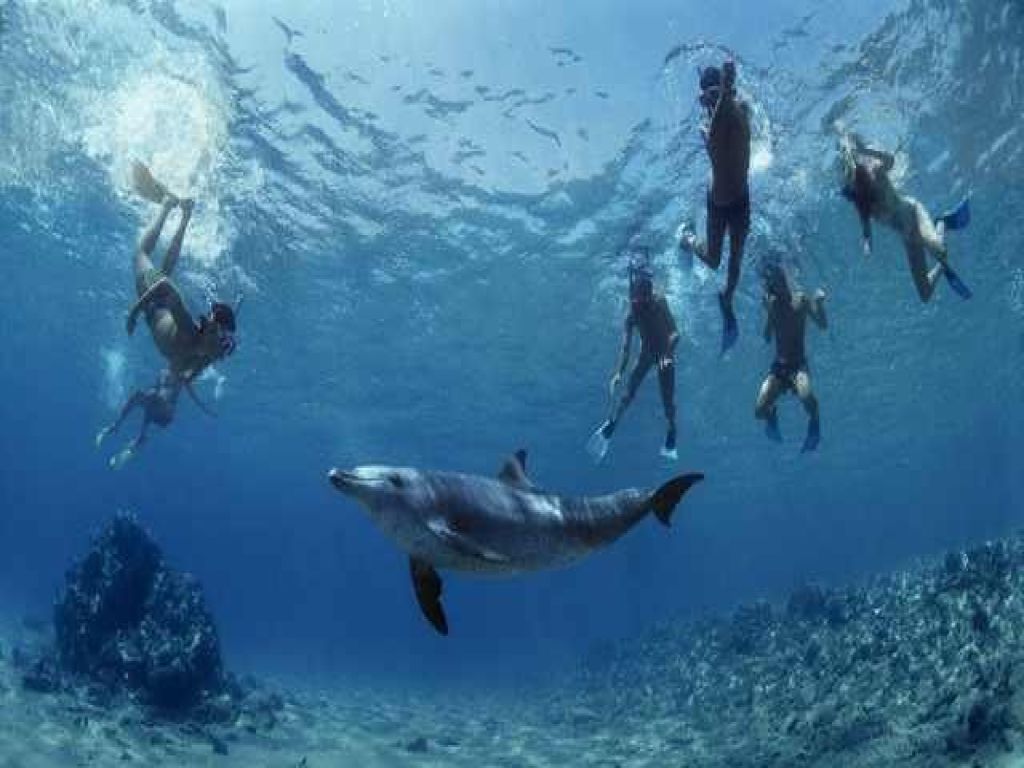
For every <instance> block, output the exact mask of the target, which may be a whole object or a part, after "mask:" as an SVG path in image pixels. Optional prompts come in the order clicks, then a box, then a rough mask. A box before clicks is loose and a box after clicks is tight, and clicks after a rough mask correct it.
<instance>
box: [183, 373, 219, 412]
mask: <svg viewBox="0 0 1024 768" xmlns="http://www.w3.org/2000/svg"><path fill="white" fill-rule="evenodd" d="M185 391H186V392H188V396H189V397H191V398H192V402H193V403H195V404H196V405H197V406H199V410H201V411H202V412H203V413H205V414H206V415H207V416H212V417H213V418H216V417H217V412H216V411H214V410H213V409H212V408H210V407H209V406H208V405H206V403H204V402H203V401H202V400H200V399H199V395H197V394H196V391H195V390H194V389H193V388H192V380H191V379H186V380H185Z"/></svg>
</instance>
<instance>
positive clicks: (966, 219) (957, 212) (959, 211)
mask: <svg viewBox="0 0 1024 768" xmlns="http://www.w3.org/2000/svg"><path fill="white" fill-rule="evenodd" d="M940 221H941V222H942V223H943V224H945V225H946V229H965V228H966V227H967V225H968V224H970V223H971V196H970V195H964V198H963V200H961V201H960V202H959V203H957V206H956V207H955V208H954V209H953V210H951V211H946V212H945V213H944V214H942V215H941V216H939V217H938V218H936V219H935V223H936V224H938V223H939V222H940Z"/></svg>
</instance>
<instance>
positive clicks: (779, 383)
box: [754, 265, 828, 451]
mask: <svg viewBox="0 0 1024 768" xmlns="http://www.w3.org/2000/svg"><path fill="white" fill-rule="evenodd" d="M764 307H765V312H766V315H767V316H766V318H765V325H764V340H765V341H766V342H770V341H771V340H772V337H773V336H774V337H775V361H774V362H773V363H772V367H771V371H770V372H769V374H768V376H767V377H766V378H765V380H764V382H763V383H762V384H761V391H760V392H759V393H758V396H757V404H756V405H755V406H754V417H755V418H758V419H761V420H763V421H764V422H765V431H766V432H767V434H768V436H769V437H771V438H772V439H773V440H781V439H782V438H781V435H780V434H779V420H778V413H777V411H776V409H775V403H776V401H777V400H778V399H779V397H780V396H781V395H782V394H783V393H784V392H786V391H792V392H795V393H796V396H797V397H798V398H800V402H801V403H802V404H803V406H804V410H805V411H807V417H808V423H807V437H806V439H805V440H804V446H803V450H804V451H813V450H814V449H815V448H817V446H818V442H819V441H820V440H821V426H820V422H819V419H818V400H817V398H816V397H815V396H814V392H813V390H812V389H811V376H810V371H809V369H808V367H807V355H806V353H805V351H804V335H805V331H806V325H807V318H808V317H810V318H811V320H813V321H814V322H815V324H816V325H817V326H818V327H819V328H822V329H824V328H827V327H828V319H827V318H826V316H825V292H824V291H822V290H820V289H819V290H818V291H816V292H815V294H814V298H808V297H807V295H806V294H805V293H803V292H802V291H797V292H796V293H791V292H790V288H789V279H788V278H787V276H786V273H785V271H784V270H783V269H782V268H781V267H779V266H776V265H769V266H767V267H766V268H765V270H764Z"/></svg>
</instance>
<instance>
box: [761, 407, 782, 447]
mask: <svg viewBox="0 0 1024 768" xmlns="http://www.w3.org/2000/svg"><path fill="white" fill-rule="evenodd" d="M764 433H765V435H766V436H767V437H768V439H769V440H772V441H773V442H776V443H781V442H782V431H781V430H780V429H779V412H778V411H776V410H775V409H774V408H772V412H771V414H770V415H769V416H768V418H767V419H765V420H764Z"/></svg>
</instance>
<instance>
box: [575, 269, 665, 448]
mask: <svg viewBox="0 0 1024 768" xmlns="http://www.w3.org/2000/svg"><path fill="white" fill-rule="evenodd" d="M629 297H630V309H629V314H628V315H627V316H626V321H625V328H624V330H623V337H622V352H621V353H620V355H619V363H618V365H617V366H616V369H615V373H614V374H613V375H612V379H611V382H610V383H609V391H610V392H611V395H612V397H614V396H615V392H616V390H617V389H618V387H619V383H620V382H621V381H622V374H623V373H625V371H626V367H627V366H628V365H629V358H630V348H631V346H632V341H633V333H634V331H635V332H637V333H639V335H640V355H639V356H638V357H637V360H636V363H635V364H634V365H633V370H632V372H631V373H630V374H629V381H628V382H627V384H626V391H625V392H623V393H622V397H621V398H620V399H619V400H618V402H617V403H616V404H615V406H614V407H613V409H612V412H611V415H610V416H609V417H608V419H607V420H606V421H605V422H604V423H603V424H602V425H601V426H600V427H598V429H597V431H596V432H595V433H594V434H593V436H592V437H591V439H590V443H589V444H588V450H589V451H590V453H591V454H592V455H593V456H594V458H595V459H597V460H598V461H600V460H601V459H602V458H604V455H605V453H607V451H608V442H609V441H610V440H611V437H612V433H613V432H614V431H615V427H616V426H617V425H618V422H619V419H620V418H621V416H622V414H623V412H624V411H625V410H626V408H627V407H628V406H629V404H630V403H631V402H632V400H633V397H634V396H635V395H636V391H637V389H638V388H639V386H640V384H641V382H643V380H644V377H645V376H647V373H648V371H650V370H651V368H652V367H653V366H655V365H657V366H658V384H659V386H660V389H661V402H662V404H663V405H664V407H665V419H666V421H667V422H668V425H667V431H666V434H665V445H664V447H663V448H662V449H661V453H662V455H663V456H665V457H666V458H671V459H674V458H676V406H675V387H676V372H675V349H676V344H678V343H679V331H678V330H677V329H676V321H675V318H674V317H673V316H672V311H671V310H670V309H669V307H668V302H667V301H666V300H665V297H664V296H662V295H661V294H659V293H655V291H654V283H653V281H652V278H651V272H650V270H649V269H648V268H647V267H642V266H641V267H631V268H630V279H629Z"/></svg>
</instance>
